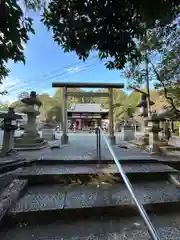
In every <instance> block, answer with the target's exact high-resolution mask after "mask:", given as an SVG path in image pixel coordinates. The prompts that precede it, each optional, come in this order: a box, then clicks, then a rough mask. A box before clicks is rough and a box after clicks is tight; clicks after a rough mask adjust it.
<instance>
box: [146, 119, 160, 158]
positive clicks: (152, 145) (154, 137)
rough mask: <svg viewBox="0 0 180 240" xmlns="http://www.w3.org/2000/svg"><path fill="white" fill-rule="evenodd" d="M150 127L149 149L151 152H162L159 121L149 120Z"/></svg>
mask: <svg viewBox="0 0 180 240" xmlns="http://www.w3.org/2000/svg"><path fill="white" fill-rule="evenodd" d="M148 129H149V147H148V149H149V151H150V152H154V153H157V152H160V139H159V132H160V131H161V129H160V127H159V122H158V121H152V122H151V121H150V122H148Z"/></svg>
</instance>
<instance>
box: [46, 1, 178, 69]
mask: <svg viewBox="0 0 180 240" xmlns="http://www.w3.org/2000/svg"><path fill="white" fill-rule="evenodd" d="M178 7H179V3H178V1H175V0H157V1H154V2H153V1H151V0H146V1H143V0H141V1H134V0H128V1H127V0H121V1H107V0H97V1H92V0H79V1H74V0H63V1H61V0H52V1H51V2H50V3H49V5H48V8H46V9H45V11H44V14H43V19H42V21H43V22H44V24H45V25H46V26H47V27H48V29H49V30H52V31H53V34H54V40H55V41H56V42H57V43H58V44H59V45H60V46H61V47H62V48H63V49H64V51H65V52H71V51H75V52H76V54H77V55H78V56H79V58H80V59H83V60H85V59H87V58H88V56H89V54H90V52H91V51H94V50H95V51H98V52H99V58H100V59H107V60H109V61H108V62H106V66H107V67H108V68H109V69H113V68H116V69H122V68H123V67H124V65H125V63H126V62H128V61H135V62H137V60H139V59H140V54H139V51H138V50H137V39H141V38H142V36H143V35H144V32H145V29H144V26H143V24H144V23H146V26H147V28H148V29H149V28H152V27H154V25H155V23H156V22H157V21H158V22H159V24H160V25H164V24H166V23H168V22H170V20H171V19H173V17H174V16H175V14H176V13H177V11H178Z"/></svg>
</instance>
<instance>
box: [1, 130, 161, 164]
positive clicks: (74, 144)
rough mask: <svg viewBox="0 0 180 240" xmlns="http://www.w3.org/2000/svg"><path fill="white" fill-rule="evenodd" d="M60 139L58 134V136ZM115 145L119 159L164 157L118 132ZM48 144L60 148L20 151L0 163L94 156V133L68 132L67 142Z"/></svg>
mask: <svg viewBox="0 0 180 240" xmlns="http://www.w3.org/2000/svg"><path fill="white" fill-rule="evenodd" d="M58 138H59V139H60V135H59V136H58ZM116 142H117V145H115V146H113V150H114V152H115V154H116V156H117V157H118V159H119V160H121V159H142V158H145V159H150V158H151V159H152V158H157V157H158V158H160V159H161V160H163V159H164V157H163V158H162V157H160V156H155V155H153V156H152V155H150V154H149V153H148V152H147V151H145V150H142V149H140V148H137V147H136V146H134V145H133V144H129V143H127V142H124V141H122V140H121V135H120V133H118V134H117V136H116ZM50 144H56V145H59V146H60V148H54V149H51V148H50V147H47V148H45V149H42V150H37V151H22V152H19V153H18V154H17V155H12V156H9V157H5V158H0V165H1V164H4V163H8V162H11V161H19V160H23V159H27V160H35V159H54V160H56V159H57V160H91V159H94V158H96V135H95V134H89V133H77V134H74V133H70V134H69V144H67V145H61V141H60V140H56V141H54V142H51V143H50ZM101 146H102V158H103V159H112V156H111V153H110V152H109V149H108V148H107V146H106V144H105V142H104V141H103V140H102V141H101Z"/></svg>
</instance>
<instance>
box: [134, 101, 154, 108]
mask: <svg viewBox="0 0 180 240" xmlns="http://www.w3.org/2000/svg"><path fill="white" fill-rule="evenodd" d="M150 105H151V106H152V105H154V102H153V101H151V100H150ZM136 107H145V108H147V100H141V101H140V102H139V103H138V104H137V105H136Z"/></svg>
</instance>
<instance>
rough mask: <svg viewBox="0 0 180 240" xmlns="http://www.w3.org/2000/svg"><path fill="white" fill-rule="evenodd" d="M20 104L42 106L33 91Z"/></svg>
mask: <svg viewBox="0 0 180 240" xmlns="http://www.w3.org/2000/svg"><path fill="white" fill-rule="evenodd" d="M21 102H22V103H25V104H26V105H28V106H31V105H37V106H38V107H41V106H42V102H41V101H40V100H39V99H38V98H37V94H36V92H34V91H31V93H30V96H29V97H26V98H23V99H22V100H21Z"/></svg>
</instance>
